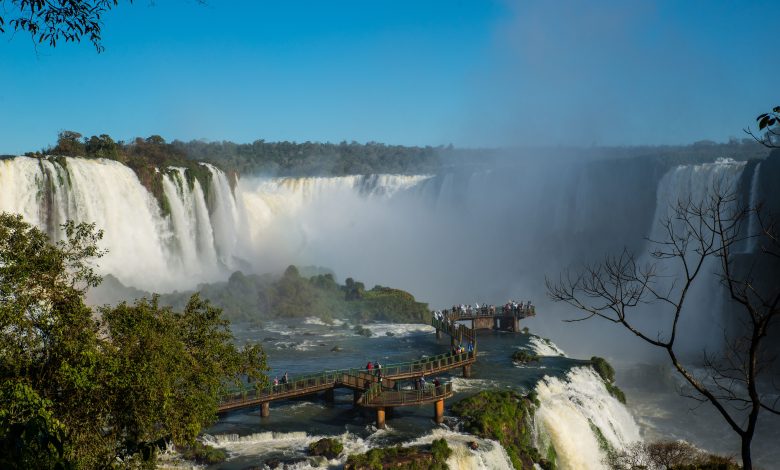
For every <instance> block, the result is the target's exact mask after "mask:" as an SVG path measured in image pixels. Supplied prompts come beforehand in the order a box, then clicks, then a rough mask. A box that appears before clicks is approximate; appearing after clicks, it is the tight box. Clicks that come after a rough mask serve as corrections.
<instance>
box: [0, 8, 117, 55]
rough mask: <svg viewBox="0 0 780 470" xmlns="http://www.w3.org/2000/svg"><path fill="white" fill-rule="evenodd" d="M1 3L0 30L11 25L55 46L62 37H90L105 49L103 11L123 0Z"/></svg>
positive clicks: (75, 38) (75, 40) (37, 40)
mask: <svg viewBox="0 0 780 470" xmlns="http://www.w3.org/2000/svg"><path fill="white" fill-rule="evenodd" d="M130 1H131V2H132V0H130ZM0 4H1V5H2V7H3V8H2V9H0V33H5V32H6V30H7V29H8V28H10V29H11V30H13V31H22V32H25V33H28V34H29V35H30V37H31V38H32V40H33V41H34V42H36V43H40V44H48V45H49V46H51V47H55V46H56V45H57V43H58V42H60V41H65V42H81V40H82V39H87V40H88V41H89V42H90V43H92V45H93V46H95V49H96V50H97V51H98V52H101V51H102V50H103V45H102V43H101V40H102V18H103V15H104V14H105V13H107V12H108V11H109V10H111V9H112V8H114V7H115V6H117V5H118V4H119V0H3V1H1V2H0Z"/></svg>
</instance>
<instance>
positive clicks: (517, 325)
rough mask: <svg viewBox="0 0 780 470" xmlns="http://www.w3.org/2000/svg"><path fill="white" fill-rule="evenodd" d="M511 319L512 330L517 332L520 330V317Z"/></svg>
mask: <svg viewBox="0 0 780 470" xmlns="http://www.w3.org/2000/svg"><path fill="white" fill-rule="evenodd" d="M513 320H514V321H513V322H512V331H513V332H515V333H517V332H518V331H520V319H519V318H517V317H514V318H513Z"/></svg>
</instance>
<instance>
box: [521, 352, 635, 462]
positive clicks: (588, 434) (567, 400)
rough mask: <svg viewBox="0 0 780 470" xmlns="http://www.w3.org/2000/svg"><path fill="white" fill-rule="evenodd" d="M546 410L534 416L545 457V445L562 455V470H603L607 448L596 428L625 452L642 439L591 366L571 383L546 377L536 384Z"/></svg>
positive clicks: (570, 379) (579, 369) (578, 370)
mask: <svg viewBox="0 0 780 470" xmlns="http://www.w3.org/2000/svg"><path fill="white" fill-rule="evenodd" d="M536 392H537V394H538V396H539V401H540V403H541V406H540V407H539V409H538V410H537V412H536V415H535V424H536V426H537V433H538V436H539V437H538V438H537V444H538V447H539V448H540V451H541V452H542V455H545V447H546V446H545V444H546V442H548V441H549V442H550V443H552V445H553V447H554V448H555V451H556V453H557V456H558V465H559V467H558V468H561V469H573V470H588V469H603V468H605V466H604V464H603V463H602V460H603V459H604V457H605V455H606V454H605V452H604V450H603V449H602V448H601V447H600V445H599V441H598V439H597V437H596V434H595V433H594V432H593V430H592V429H591V423H592V425H595V426H596V427H598V428H599V430H600V431H601V433H602V434H603V436H604V438H605V439H606V440H607V442H609V445H610V446H612V448H614V449H623V448H625V447H626V446H627V445H628V444H630V443H632V442H636V441H639V440H640V436H639V428H638V426H637V424H636V422H635V421H634V418H633V417H632V416H631V414H630V413H629V411H628V409H627V408H626V407H625V406H624V405H623V404H622V403H620V402H619V401H617V400H616V399H615V398H614V397H612V396H611V395H610V394H609V393H608V392H607V390H606V388H605V387H604V383H603V382H602V380H601V378H600V377H599V376H598V375H597V374H596V373H595V372H594V371H593V370H592V369H591V368H590V367H577V368H574V369H572V370H571V371H569V372H568V373H567V374H566V379H565V380H564V379H559V378H555V377H549V376H548V377H545V378H544V380H542V381H540V382H539V383H538V384H537V385H536Z"/></svg>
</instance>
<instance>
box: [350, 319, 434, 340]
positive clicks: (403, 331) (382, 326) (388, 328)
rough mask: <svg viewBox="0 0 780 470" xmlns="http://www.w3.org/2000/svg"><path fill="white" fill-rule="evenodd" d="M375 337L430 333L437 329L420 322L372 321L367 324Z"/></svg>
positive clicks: (401, 336)
mask: <svg viewBox="0 0 780 470" xmlns="http://www.w3.org/2000/svg"><path fill="white" fill-rule="evenodd" d="M365 327H366V328H368V329H369V330H371V333H372V334H373V336H375V337H381V336H397V337H400V338H403V337H406V336H412V335H419V334H430V333H433V332H435V331H436V329H435V328H434V327H432V326H430V325H423V324H419V323H371V324H368V325H365ZM387 333H390V334H389V335H388V334H387Z"/></svg>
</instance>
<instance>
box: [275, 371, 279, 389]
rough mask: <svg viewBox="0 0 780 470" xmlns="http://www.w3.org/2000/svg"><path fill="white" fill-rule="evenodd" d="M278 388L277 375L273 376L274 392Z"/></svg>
mask: <svg viewBox="0 0 780 470" xmlns="http://www.w3.org/2000/svg"><path fill="white" fill-rule="evenodd" d="M278 390H279V376H278V375H277V376H276V377H274V392H276V391H278Z"/></svg>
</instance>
